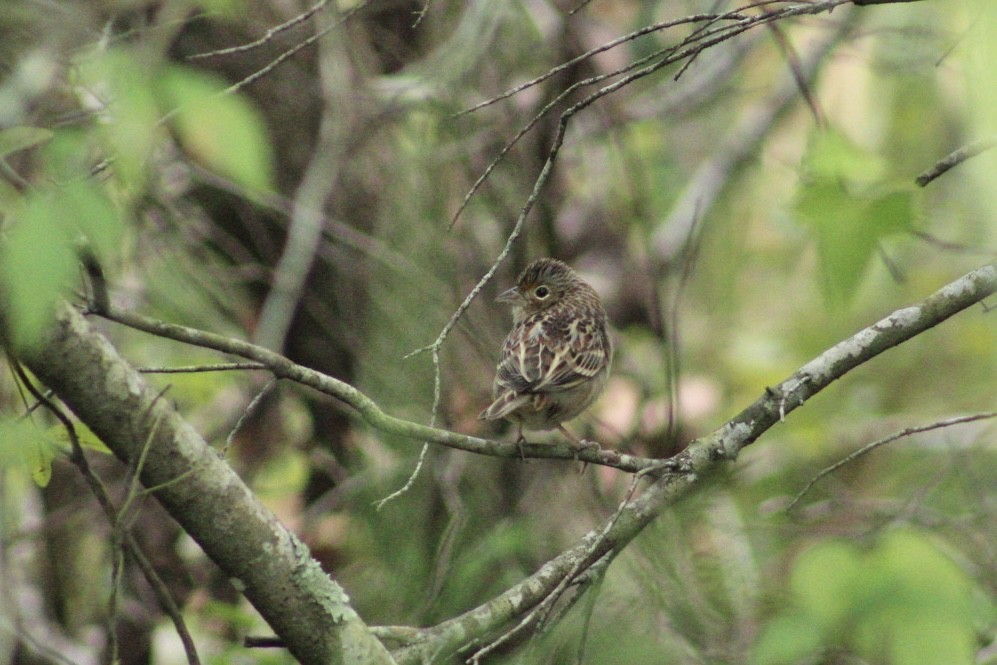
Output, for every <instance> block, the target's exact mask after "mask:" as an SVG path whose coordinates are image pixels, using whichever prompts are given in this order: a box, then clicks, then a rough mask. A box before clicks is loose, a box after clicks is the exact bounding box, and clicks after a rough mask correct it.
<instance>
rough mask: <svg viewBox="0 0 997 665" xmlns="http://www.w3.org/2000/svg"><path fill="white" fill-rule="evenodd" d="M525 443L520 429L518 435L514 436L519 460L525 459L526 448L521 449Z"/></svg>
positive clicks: (523, 460)
mask: <svg viewBox="0 0 997 665" xmlns="http://www.w3.org/2000/svg"><path fill="white" fill-rule="evenodd" d="M525 443H526V437H525V436H523V432H522V430H520V432H519V436H518V437H516V450H518V451H519V460H520V461H521V462H525V461H526V450H524V449H523V444H525Z"/></svg>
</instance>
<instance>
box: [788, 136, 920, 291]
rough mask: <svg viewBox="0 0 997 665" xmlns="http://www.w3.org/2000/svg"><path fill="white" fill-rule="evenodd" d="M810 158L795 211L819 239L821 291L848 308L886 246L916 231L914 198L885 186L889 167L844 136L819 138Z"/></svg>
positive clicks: (906, 190)
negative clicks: (886, 242) (901, 234)
mask: <svg viewBox="0 0 997 665" xmlns="http://www.w3.org/2000/svg"><path fill="white" fill-rule="evenodd" d="M819 137H820V138H818V139H816V140H815V141H814V142H813V143H812V145H811V147H810V151H809V152H808V154H807V156H806V157H805V159H804V172H805V174H806V176H805V177H804V178H803V181H802V183H801V186H800V189H799V191H798V192H797V196H796V202H795V210H796V214H797V217H798V219H799V220H800V222H801V223H804V224H806V225H807V226H809V227H810V228H811V229H812V230H813V232H814V235H815V237H816V240H817V252H818V257H819V261H820V279H821V289H822V291H823V292H824V296H825V298H826V299H827V300H828V301H829V302H830V303H831V304H834V305H845V304H847V303H848V302H849V301H850V300H851V299H852V297H853V296H854V294H855V293H856V291H857V290H858V288H859V286H860V285H861V282H862V278H863V277H864V276H865V273H866V271H867V269H868V266H869V264H870V263H871V261H872V259H873V257H874V256H875V255H876V251H877V249H878V247H879V243H880V241H881V240H882V239H883V238H884V237H886V236H888V235H890V234H893V233H899V232H903V231H907V230H909V229H910V228H911V225H912V220H913V217H914V212H913V210H914V197H913V194H912V188H911V187H910V186H908V185H903V186H895V185H890V184H887V183H884V182H882V181H881V177H882V172H883V171H884V167H883V166H882V164H881V160H879V159H878V158H876V157H875V156H874V155H871V154H868V153H866V152H863V151H861V150H860V149H859V148H857V147H856V146H853V145H852V144H850V143H848V142H847V141H846V140H845V139H844V138H843V137H841V136H840V135H837V134H834V133H829V134H828V135H827V136H824V135H823V134H820V135H819Z"/></svg>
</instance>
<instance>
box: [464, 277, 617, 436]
mask: <svg viewBox="0 0 997 665" xmlns="http://www.w3.org/2000/svg"><path fill="white" fill-rule="evenodd" d="M497 301H498V302H503V303H508V304H509V305H511V306H512V321H513V325H512V331H511V332H510V333H509V336H508V337H506V338H505V344H504V345H503V346H502V359H501V360H500V361H499V364H498V367H496V369H495V384H494V387H493V389H492V399H493V400H494V401H493V402H492V403H491V405H490V406H489V407H488V408H487V409H485V410H484V411H482V412H481V415H480V416H478V417H479V418H481V419H483V420H498V419H500V418H505V419H507V420H510V421H512V422H514V423H516V424H517V425H518V426H519V439H518V440H519V441H520V442H522V441H523V440H524V439H523V428H524V427H525V428H526V429H531V430H546V429H558V430H560V431H561V432H562V433H563V434H564V435H565V436H567V437H568V438H569V439H571V441H572V442H573V443H574V444H575V445H576V446H578V447H581V446H586V445H590V444H589V443H588V442H583V441H580V440H579V439H578V438H577V437H575V436H574V435H572V434H571V433H570V432H568V430H566V429H565V428H564V426H563V425H562V424H561V423H563V422H565V421H568V420H571V419H572V418H574V417H575V416H577V415H578V414H580V413H581V412H582V411H584V410H585V409H587V408H588V407H589V406H590V405H591V404H592V402H594V401H595V399H596V398H597V397H598V396H599V394H600V393H601V392H602V390H603V388H605V387H606V379H607V378H608V376H609V365H610V361H611V360H612V355H613V347H612V343H611V342H610V338H609V333H608V332H607V330H606V312H605V310H603V308H602V302H601V301H600V300H599V295H598V294H597V293H596V292H595V291H594V290H593V289H592V287H591V286H589V285H588V284H586V283H585V282H584V281H582V279H581V278H580V277H578V275H576V274H575V271H574V270H572V269H571V268H570V267H568V266H567V265H566V264H564V263H562V262H561V261H557V260H555V259H538V260H536V261H534V262H533V263H531V264H530V265H529V266H527V268H526V270H524V271H523V273H522V274H521V275H520V276H519V279H518V281H517V282H516V286H514V287H512V288H511V289H509V290H508V291H506V292H504V293H503V294H502V295H500V296H499V297H498V298H497Z"/></svg>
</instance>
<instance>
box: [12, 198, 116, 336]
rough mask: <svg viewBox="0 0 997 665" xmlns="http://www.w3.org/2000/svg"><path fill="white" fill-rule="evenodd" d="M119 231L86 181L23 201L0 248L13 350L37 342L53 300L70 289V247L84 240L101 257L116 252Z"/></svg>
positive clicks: (73, 269) (73, 265) (110, 209)
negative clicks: (14, 346)
mask: <svg viewBox="0 0 997 665" xmlns="http://www.w3.org/2000/svg"><path fill="white" fill-rule="evenodd" d="M120 232H121V223H120V221H119V219H118V214H117V210H116V209H115V207H114V206H113V205H112V204H111V202H110V201H109V200H108V199H107V197H106V196H105V195H104V193H103V190H101V189H100V188H99V186H98V185H97V183H95V182H94V181H93V180H92V179H85V180H74V181H70V182H68V183H66V184H65V185H62V186H58V187H53V188H51V189H50V190H48V191H45V190H42V191H39V192H37V193H35V194H33V195H32V196H30V197H28V198H27V200H26V201H25V203H24V205H23V207H22V208H21V210H19V211H18V212H17V214H16V215H15V216H14V217H13V219H12V220H11V224H10V228H9V231H8V232H7V236H6V238H5V240H4V242H3V243H2V244H0V286H2V287H3V289H4V293H5V296H6V298H7V301H6V302H7V303H8V305H9V307H10V321H9V326H10V328H11V331H12V337H13V340H14V344H15V345H16V346H17V347H18V348H21V349H24V348H29V347H30V346H31V345H32V344H34V343H36V342H37V341H38V339H39V338H40V336H41V335H42V333H43V332H44V331H45V329H46V328H47V327H48V326H49V324H50V323H51V320H52V316H53V312H54V305H55V303H56V301H57V300H58V299H59V298H61V297H63V296H64V295H65V294H66V293H68V292H69V290H70V288H71V287H72V285H73V284H74V282H75V279H76V278H77V276H78V268H77V263H78V261H77V257H76V249H75V247H76V244H77V243H78V242H80V240H81V239H85V240H86V241H88V242H89V243H90V245H91V246H92V247H93V248H94V249H95V251H96V252H97V253H98V255H103V256H106V255H108V254H110V253H112V252H113V251H115V250H116V248H117V245H118V242H119V236H120Z"/></svg>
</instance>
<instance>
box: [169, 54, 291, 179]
mask: <svg viewBox="0 0 997 665" xmlns="http://www.w3.org/2000/svg"><path fill="white" fill-rule="evenodd" d="M156 84H157V90H158V93H159V96H160V99H161V103H162V105H163V108H164V110H166V111H172V113H173V115H172V119H171V125H172V127H173V128H174V129H175V131H176V132H177V135H178V136H179V139H180V143H181V144H182V145H183V148H184V150H186V151H187V152H188V154H189V155H190V156H191V157H192V158H193V159H195V160H197V161H199V162H201V163H202V164H203V165H204V166H205V167H207V168H208V169H210V170H212V171H215V172H216V173H218V174H219V175H222V176H225V177H227V178H230V179H231V180H233V181H234V182H236V183H237V184H239V185H241V186H243V187H245V188H246V189H247V190H249V192H251V193H259V192H266V191H269V190H270V189H272V187H271V183H272V180H273V175H272V173H273V167H272V155H271V149H270V144H269V142H268V140H267V133H266V127H265V126H264V123H263V120H262V119H261V118H260V115H259V114H258V113H257V112H256V110H255V109H254V108H253V107H252V106H251V105H250V104H249V102H248V101H247V100H246V99H245V98H243V97H241V96H239V95H237V94H234V93H228V92H225V89H226V86H225V85H224V83H223V82H222V81H220V80H218V79H215V78H212V77H209V76H207V75H206V74H203V73H201V72H198V71H195V70H193V69H189V68H185V67H180V66H171V67H168V68H167V69H165V70H164V71H163V73H162V74H161V75H160V76H159V78H158V80H157V82H156Z"/></svg>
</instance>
